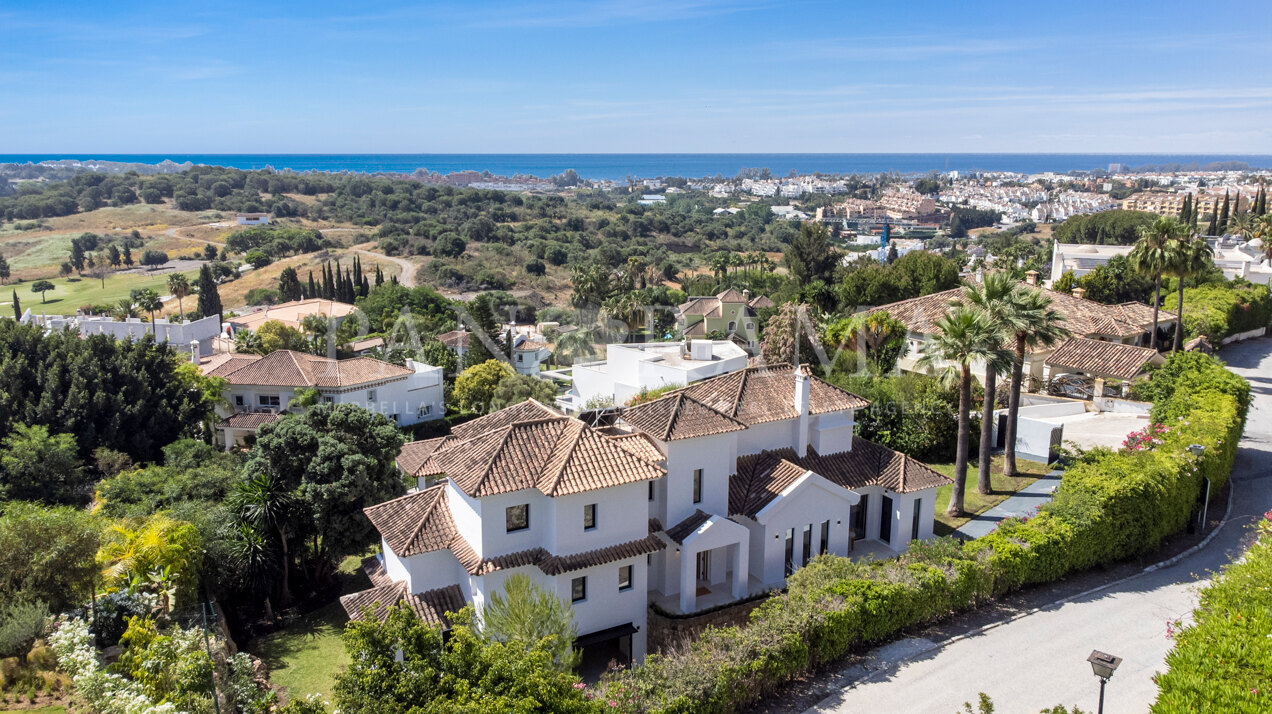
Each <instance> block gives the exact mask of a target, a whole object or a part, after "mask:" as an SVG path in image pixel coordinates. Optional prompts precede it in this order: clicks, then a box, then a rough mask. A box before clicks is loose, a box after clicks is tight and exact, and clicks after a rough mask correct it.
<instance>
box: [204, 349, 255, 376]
mask: <svg viewBox="0 0 1272 714" xmlns="http://www.w3.org/2000/svg"><path fill="white" fill-rule="evenodd" d="M260 358H261V356H260V355H247V354H241V355H240V354H230V353H228V352H226V353H222V354H219V355H213V356H212V357H210V358H208V361H207V362H205V363H204V364H203V365H202V370H203V374H205V375H207V376H209V377H224V376H225V375H227V374H229V373H230V372H233V371H235V370H237V369H239V368H240V367H244V366H246V365H248V364H250V363H252V362H255V361H256V360H258V359H260Z"/></svg>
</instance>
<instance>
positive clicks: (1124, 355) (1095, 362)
mask: <svg viewBox="0 0 1272 714" xmlns="http://www.w3.org/2000/svg"><path fill="white" fill-rule="evenodd" d="M1161 359H1162V357H1161V355H1160V354H1158V352H1157V350H1154V349H1150V348H1148V347H1136V346H1134V345H1123V344H1119V343H1117V342H1104V341H1101V340H1089V339H1086V338H1085V337H1074V338H1072V339H1070V340H1068V341H1066V342H1065V343H1064V344H1062V345H1060V346H1059V347H1057V348H1056V350H1055V352H1052V353H1051V356H1050V357H1048V358H1047V361H1046V364H1048V365H1050V366H1051V367H1053V368H1057V367H1059V368H1066V369H1072V370H1076V371H1079V372H1085V373H1087V374H1090V375H1094V376H1097V377H1120V378H1122V379H1131V378H1132V377H1134V376H1136V375H1137V374H1139V373H1140V372H1142V371H1144V366H1145V365H1147V364H1149V363H1151V362H1155V361H1160V360H1161Z"/></svg>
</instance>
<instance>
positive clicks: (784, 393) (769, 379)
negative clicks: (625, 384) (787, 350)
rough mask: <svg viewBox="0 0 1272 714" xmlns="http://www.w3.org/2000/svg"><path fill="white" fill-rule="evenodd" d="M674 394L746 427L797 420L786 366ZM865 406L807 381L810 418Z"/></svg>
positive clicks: (745, 371) (743, 372)
mask: <svg viewBox="0 0 1272 714" xmlns="http://www.w3.org/2000/svg"><path fill="white" fill-rule="evenodd" d="M678 392H683V393H684V394H686V395H688V396H690V397H692V398H694V399H696V400H698V401H700V402H702V403H704V404H706V405H708V406H710V407H712V408H714V409H716V410H717V411H719V412H721V413H723V414H725V415H727V416H730V417H733V418H734V419H737V420H738V421H740V422H742V423H743V424H745V425H746V426H754V425H756V424H764V423H766V422H770V421H778V420H779V419H795V418H797V417H798V416H799V412H797V411H796V410H795V374H794V370H793V369H792V368H791V366H790V365H787V364H779V365H769V366H755V367H747V368H746V369H743V370H738V371H736V372H730V373H728V374H722V375H720V376H718V377H711V378H709V379H704V380H702V381H701V382H695V383H693V384H691V385H689V386H687V387H684V388H683V389H680V390H678ZM674 393H676V392H673V394H674ZM664 398H665V397H664ZM869 405H870V402H868V401H866V400H865V399H862V398H861V397H859V396H857V395H855V394H852V393H851V392H846V391H844V390H842V389H840V388H839V387H836V386H833V385H831V384H828V383H826V382H824V381H822V380H820V379H818V378H816V377H811V378H810V383H809V402H808V411H809V413H810V414H825V413H828V412H836V411H843V410H846V409H864V408H865V407H867V406H869ZM624 418H626V413H624Z"/></svg>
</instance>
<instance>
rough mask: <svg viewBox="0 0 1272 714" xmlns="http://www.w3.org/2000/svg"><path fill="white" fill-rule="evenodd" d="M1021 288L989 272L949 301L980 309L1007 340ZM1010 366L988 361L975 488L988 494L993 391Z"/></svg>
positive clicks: (1002, 274) (1005, 275)
mask: <svg viewBox="0 0 1272 714" xmlns="http://www.w3.org/2000/svg"><path fill="white" fill-rule="evenodd" d="M1020 291H1021V287H1020V282H1019V281H1017V280H1016V279H1015V278H1013V277H1012V276H1011V275H1010V274H1009V273H1007V272H1005V271H1003V272H998V273H990V274H989V275H986V276H985V279H984V281H983V282H981V283H980V284H978V285H976V284H973V285H965V286H963V295H962V299H961V300H960V299H958V298H955V299H954V300H951V301H950V307H959V306H960V305H962V304H967V305H968V306H970V307H972V308H974V309H976V310H980V311H981V312H983V313H985V315H986V316H987V317H989V319H990V321H991V322H993V323H994V324H995V325H998V326H999V327H1000V328H1001V329H1003V330H1004V331H1005V332H1004V335H1003V338H1004V341H1005V340H1006V339H1007V337H1008V335H1009V334H1014V333H1015V329H1014V328H1015V327H1016V324H1015V323H1014V319H1015V318H1016V313H1015V311H1014V310H1012V302H1013V301H1014V300H1015V298H1016V296H1017V293H1018V292H1020ZM1004 367H1006V368H1009V367H1010V365H998V364H995V363H994V362H993V361H992V360H986V361H985V379H984V384H985V405H984V408H983V409H982V413H981V434H980V454H979V457H978V461H977V473H976V491H977V493H982V494H985V495H988V494H989V493H990V491H991V490H992V487H991V485H990V479H989V465H990V453H989V452H990V447H991V446H993V440H994V394H995V391H996V389H997V386H998V375H999V373H1000V372H1006V371H1007V369H1005V368H1004Z"/></svg>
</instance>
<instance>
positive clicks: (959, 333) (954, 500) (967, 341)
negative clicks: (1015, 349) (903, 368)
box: [918, 306, 1011, 517]
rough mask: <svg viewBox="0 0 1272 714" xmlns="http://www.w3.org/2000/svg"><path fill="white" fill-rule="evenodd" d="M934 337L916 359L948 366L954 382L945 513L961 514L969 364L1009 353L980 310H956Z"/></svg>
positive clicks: (998, 360) (1001, 361)
mask: <svg viewBox="0 0 1272 714" xmlns="http://www.w3.org/2000/svg"><path fill="white" fill-rule="evenodd" d="M936 326H937V334H936V337H935V339H933V340H932V342H931V343H930V344H929V345H928V348H927V352H926V354H924V355H923V357H922V358H921V359H920V360H919V363H918V366H919V368H920V369H927V368H929V367H933V366H936V365H949V366H948V367H947V368H946V369H945V370H944V374H943V378H944V379H945V380H946V381H947V382H957V383H958V385H959V392H958V448H957V450H956V452H955V457H954V490H953V491H952V492H951V493H950V505H949V507H948V508H946V509H945V513H946V514H947V515H949V516H950V517H958V516H961V515H963V492H964V491H965V490H966V489H967V450H968V442H969V440H970V438H971V414H970V412H971V407H972V363H974V362H976V361H979V360H984V361H986V362H993V363H995V364H997V365H1005V364H1007V362H1008V361H1009V360H1010V359H1011V354H1010V353H1009V352H1008V351H1007V350H1004V349H1003V348H1002V343H1003V331H1002V328H1001V327H1000V326H999V325H997V324H995V323H994V321H993V320H992V319H991V318H990V316H989V315H988V314H986V313H985V312H984V311H983V310H976V309H973V308H969V307H962V306H960V307H956V308H954V309H952V310H950V311H949V312H947V313H945V316H944V317H942V318H941V319H940V320H939V321H937V323H936Z"/></svg>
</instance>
